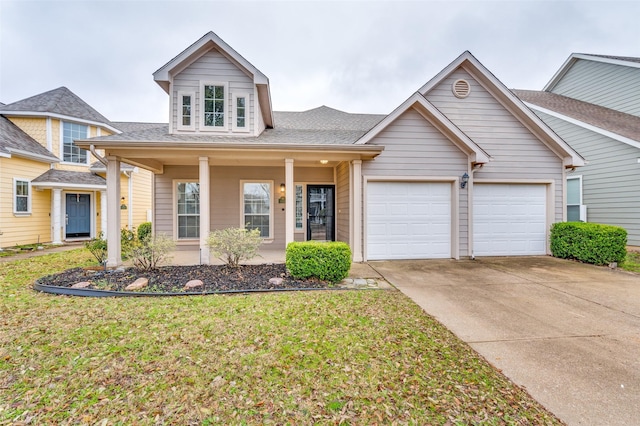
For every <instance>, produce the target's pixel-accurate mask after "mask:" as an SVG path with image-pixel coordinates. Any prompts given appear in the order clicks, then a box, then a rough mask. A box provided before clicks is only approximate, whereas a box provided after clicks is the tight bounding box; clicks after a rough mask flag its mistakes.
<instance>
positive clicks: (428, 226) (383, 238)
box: [367, 182, 451, 260]
mask: <svg viewBox="0 0 640 426" xmlns="http://www.w3.org/2000/svg"><path fill="white" fill-rule="evenodd" d="M447 257H451V185H450V184H448V183H431V182H429V183H426V182H370V183H369V184H367V258H368V259H369V260H383V259H430V258H447Z"/></svg>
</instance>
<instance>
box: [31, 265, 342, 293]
mask: <svg viewBox="0 0 640 426" xmlns="http://www.w3.org/2000/svg"><path fill="white" fill-rule="evenodd" d="M138 278H147V279H148V280H149V284H148V286H147V287H146V288H144V289H143V290H142V291H143V292H158V293H205V292H206V293H210V292H218V291H251V290H295V289H303V288H305V289H306V288H313V289H323V288H329V287H331V284H330V283H327V282H325V281H320V280H317V279H294V278H293V277H291V276H290V275H289V274H288V273H287V270H286V267H285V265H283V264H265V265H242V266H240V267H238V268H232V267H229V266H226V265H222V266H218V265H194V266H165V267H161V268H158V269H155V270H152V271H139V270H137V269H135V268H127V269H124V270H114V271H104V270H98V271H95V270H90V269H83V268H74V269H69V270H67V271H65V272H62V273H59V274H55V275H48V276H46V277H43V278H40V279H39V280H38V283H39V284H44V285H50V286H58V287H71V286H72V285H74V284H76V283H79V282H83V281H88V282H90V283H91V285H90V286H89V287H87V288H90V289H96V290H111V291H125V287H126V286H127V285H129V284H131V283H132V282H134V281H135V280H136V279H138ZM271 278H282V282H281V283H280V284H277V283H273V282H269V280H270V279H271ZM190 280H200V281H202V283H203V286H202V287H196V288H193V289H185V288H184V287H185V284H186V283H187V282H188V281H190Z"/></svg>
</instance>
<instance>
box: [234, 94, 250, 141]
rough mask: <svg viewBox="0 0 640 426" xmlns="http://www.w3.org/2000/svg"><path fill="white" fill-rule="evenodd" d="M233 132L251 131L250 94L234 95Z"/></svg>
mask: <svg viewBox="0 0 640 426" xmlns="http://www.w3.org/2000/svg"><path fill="white" fill-rule="evenodd" d="M233 130H235V131H238V132H248V131H249V94H248V93H238V94H234V95H233Z"/></svg>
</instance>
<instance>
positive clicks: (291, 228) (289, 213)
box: [284, 158, 296, 244]
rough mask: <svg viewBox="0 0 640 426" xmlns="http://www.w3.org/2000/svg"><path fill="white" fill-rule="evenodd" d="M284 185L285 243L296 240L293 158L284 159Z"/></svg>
mask: <svg viewBox="0 0 640 426" xmlns="http://www.w3.org/2000/svg"><path fill="white" fill-rule="evenodd" d="M284 185H285V188H286V189H285V200H286V202H285V205H284V206H285V207H284V210H285V211H284V229H285V233H284V236H285V244H289V243H291V242H293V240H294V233H295V227H296V223H295V219H296V188H295V186H294V184H293V159H292V158H286V159H285V160H284Z"/></svg>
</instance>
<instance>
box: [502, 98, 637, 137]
mask: <svg viewBox="0 0 640 426" xmlns="http://www.w3.org/2000/svg"><path fill="white" fill-rule="evenodd" d="M513 93H514V94H515V95H516V96H517V97H519V98H520V99H522V100H523V101H524V102H529V103H531V104H534V105H538V106H540V107H542V108H546V109H549V110H551V111H555V112H557V113H560V114H562V115H566V116H567V117H571V118H573V119H576V120H579V121H582V122H584V123H587V124H590V125H592V126H596V127H599V128H601V129H604V130H608V131H610V132H613V133H616V134H618V135H621V136H625V137H627V138H630V139H633V140H636V141H639V142H640V117H636V116H634V115H631V114H625V113H623V112H619V111H615V110H612V109H609V108H604V107H601V106H598V105H594V104H590V103H587V102H582V101H578V100H575V99H571V98H568V97H566V96H561V95H557V94H555V93H549V92H538V91H535V90H513Z"/></svg>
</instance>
